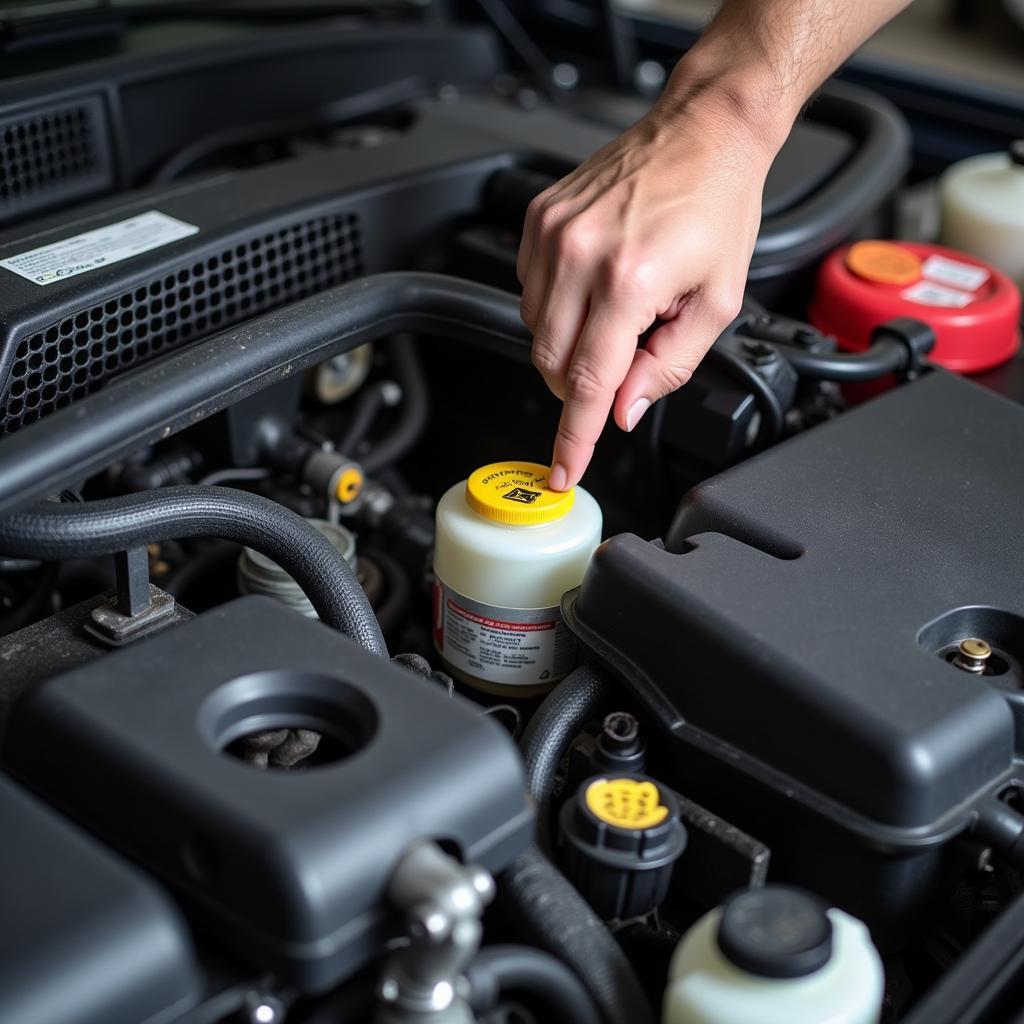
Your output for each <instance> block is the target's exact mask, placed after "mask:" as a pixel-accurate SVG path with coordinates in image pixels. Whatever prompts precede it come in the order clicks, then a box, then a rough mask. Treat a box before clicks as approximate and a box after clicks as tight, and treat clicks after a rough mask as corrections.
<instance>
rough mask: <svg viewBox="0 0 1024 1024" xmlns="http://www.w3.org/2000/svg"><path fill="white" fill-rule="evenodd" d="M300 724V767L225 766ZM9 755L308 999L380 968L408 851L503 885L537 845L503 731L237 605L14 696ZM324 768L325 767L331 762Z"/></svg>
mask: <svg viewBox="0 0 1024 1024" xmlns="http://www.w3.org/2000/svg"><path fill="white" fill-rule="evenodd" d="M285 725H287V726H289V727H293V728H298V727H306V728H312V729H317V730H319V731H320V732H321V733H322V734H323V735H324V739H323V740H322V741H321V751H318V754H319V753H321V752H322V753H329V752H330V750H331V748H333V750H334V751H335V753H337V754H339V755H342V756H340V758H339V759H336V760H332V761H330V763H320V764H315V765H314V766H312V767H309V768H306V769H305V770H301V771H300V770H293V771H261V770H259V769H257V768H254V767H252V766H251V765H249V764H246V763H244V762H242V761H240V760H236V759H235V758H233V757H231V756H228V755H227V754H225V753H223V752H222V751H223V750H224V749H225V748H226V747H228V746H230V744H231V743H232V742H234V741H235V740H237V739H239V738H240V737H242V736H245V735H248V734H251V733H253V732H257V731H260V730H262V729H267V728H271V727H282V726H285ZM4 756H5V758H6V760H7V762H8V764H9V765H10V766H11V768H12V770H13V771H14V772H16V773H17V774H18V775H19V776H20V777H22V778H23V779H24V780H25V781H27V782H28V784H29V785H31V786H32V787H33V788H34V789H36V790H37V791H39V792H40V793H41V794H42V795H44V796H45V797H47V798H48V799H50V800H52V801H53V802H54V803H56V804H58V805H60V806H61V807H62V808H63V809H65V810H66V811H68V812H69V813H70V814H72V815H74V816H75V817H78V818H80V819H82V820H83V821H86V822H87V823H88V825H89V827H90V828H91V829H93V830H94V831H96V832H98V833H99V834H101V835H102V836H104V837H105V838H107V839H109V840H110V842H112V843H113V844H115V845H117V846H119V847H121V848H122V849H123V850H124V851H125V852H126V853H128V854H129V855H130V856H131V857H133V858H135V859H137V860H139V861H141V862H142V863H144V864H145V865H147V866H148V867H150V868H152V869H153V870H155V871H156V872H157V873H159V874H160V875H162V876H163V877H165V878H166V879H168V880H169V881H170V882H171V883H172V884H173V885H174V886H175V887H176V888H177V890H178V891H179V892H180V894H181V896H182V899H183V902H184V903H185V905H186V906H187V907H189V908H191V910H192V911H193V912H195V913H197V914H198V915H199V916H200V917H201V918H202V919H203V920H205V921H207V922H208V923H209V924H210V925H211V926H212V927H214V928H215V929H216V930H217V931H218V932H219V933H220V935H221V937H222V938H223V939H224V940H225V941H226V942H227V944H228V945H229V946H230V948H231V949H232V950H233V951H235V952H237V953H240V954H243V955H245V956H247V957H248V958H249V959H251V960H252V961H253V962H254V963H256V964H258V965H260V966H263V967H266V968H268V969H271V970H273V971H275V972H277V973H278V975H279V977H280V978H281V979H282V980H283V981H285V982H287V983H289V984H292V985H294V986H296V987H298V988H301V989H304V990H307V991H318V990H322V989H324V988H326V987H328V986H330V985H332V984H335V983H336V982H338V981H340V980H342V979H343V978H344V977H346V976H347V975H348V974H349V973H351V972H352V971H353V970H354V969H356V968H358V967H359V966H361V965H362V964H364V963H365V962H366V961H368V960H369V959H370V958H372V957H374V956H376V955H378V954H379V952H380V950H381V948H382V944H383V943H384V942H385V941H386V940H387V938H388V937H389V935H390V934H391V931H392V929H393V926H394V925H395V924H396V922H395V921H394V920H393V919H392V916H391V914H390V913H389V911H388V909H387V906H386V903H385V891H386V887H387V884H388V881H389V877H390V874H391V872H392V870H393V869H394V867H395V866H396V864H397V863H398V861H399V860H400V859H401V857H402V856H403V854H404V853H405V852H406V851H407V850H408V849H409V847H410V846H411V845H412V844H413V843H414V842H416V841H417V840H420V839H424V838H426V839H437V840H444V841H447V842H450V843H452V844H454V846H455V847H456V848H457V849H458V850H459V851H460V852H461V853H462V855H463V856H464V857H465V858H466V860H467V862H471V863H478V864H481V865H482V866H483V867H485V868H487V869H489V870H491V871H498V870H500V869H501V868H503V867H504V866H505V865H506V864H507V863H508V862H509V861H510V860H511V859H512V857H514V856H515V855H516V854H517V853H518V852H519V851H520V850H521V849H522V848H523V847H524V846H525V845H527V844H528V843H529V842H530V839H531V836H532V808H531V806H530V805H529V804H528V802H527V799H526V795H525V782H524V777H523V769H522V763H521V761H520V758H519V755H518V752H517V750H516V748H515V745H514V743H513V742H512V740H511V738H510V737H509V736H508V734H507V733H505V732H504V730H502V729H501V727H500V726H498V725H496V724H495V723H494V722H493V721H491V720H490V719H489V718H487V717H486V716H481V715H480V714H479V712H478V710H477V709H475V708H474V707H472V706H471V705H469V704H468V703H466V702H463V701H462V700H461V699H458V698H450V697H449V696H448V695H447V694H446V693H445V692H444V690H443V689H442V688H441V687H439V686H437V685H436V684H434V683H433V682H431V681H430V680H426V679H423V678H422V677H417V676H416V675H414V674H413V673H412V672H410V671H408V670H405V669H402V668H399V667H396V666H394V665H392V664H390V663H389V662H388V661H387V660H385V659H383V658H379V657H376V656H374V655H371V654H368V653H367V652H365V651H363V650H361V649H359V648H357V647H355V646H354V645H353V644H352V642H351V641H349V640H347V639H346V638H345V637H343V636H342V635H341V634H339V633H337V632H334V631H333V630H330V629H328V628H327V627H326V626H324V625H322V624H321V623H319V622H314V621H311V620H308V619H304V618H302V617H301V616H299V615H297V614H296V613H294V612H292V611H290V610H289V609H287V608H284V607H282V606H281V605H278V604H276V603H274V602H272V601H270V600H268V599H266V598H256V597H249V598H242V599H241V600H238V601H235V602H232V603H231V604H229V605H225V606H223V607H221V608H218V609H215V610H213V611H210V612H207V613H206V614H204V615H201V616H199V617H198V618H196V619H194V620H192V621H191V622H189V623H186V624H184V625H181V626H178V627H175V628H174V629H171V630H169V631H167V632H166V633H164V634H161V635H160V636H158V637H154V638H153V639H151V640H145V641H140V642H139V643H137V644H135V645H133V646H132V647H129V648H126V649H124V650H122V651H118V652H116V653H114V654H112V655H110V656H109V657H107V658H105V659H102V660H101V661H100V662H98V663H96V664H94V665H90V666H87V667H85V668H82V669H79V670H76V671H74V672H71V673H68V674H66V675H64V676H61V677H59V678H58V679H55V680H53V681H51V682H49V683H46V684H44V685H43V686H41V687H40V688H38V689H36V690H34V691H33V692H32V693H30V694H28V695H27V696H26V697H25V698H23V699H22V700H21V701H20V702H19V704H18V706H17V707H16V709H15V712H14V717H13V720H12V722H11V726H10V730H9V732H8V738H7V742H6V745H5V747H4ZM325 760H326V759H325Z"/></svg>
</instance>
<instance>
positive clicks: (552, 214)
mask: <svg viewBox="0 0 1024 1024" xmlns="http://www.w3.org/2000/svg"><path fill="white" fill-rule="evenodd" d="M560 220H561V215H560V213H559V209H558V204H557V203H547V204H545V205H544V206H542V207H541V209H540V211H539V213H538V214H537V227H538V228H539V229H540V233H541V235H542V236H545V237H549V236H551V235H553V234H554V233H555V231H556V230H557V228H558V224H559V221H560Z"/></svg>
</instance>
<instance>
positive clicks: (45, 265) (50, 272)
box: [0, 210, 199, 285]
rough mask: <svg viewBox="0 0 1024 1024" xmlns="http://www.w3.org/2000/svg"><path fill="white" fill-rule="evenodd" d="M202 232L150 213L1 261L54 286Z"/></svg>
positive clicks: (2, 265) (27, 276)
mask: <svg viewBox="0 0 1024 1024" xmlns="http://www.w3.org/2000/svg"><path fill="white" fill-rule="evenodd" d="M198 230H199V228H197V227H196V226H195V224H186V223H185V222H184V221H183V220H177V219H175V218H174V217H168V216H167V214H166V213H160V212H159V211H157V210H150V211H149V212H148V213H140V214H139V215H138V216H137V217H129V218H128V220H122V221H118V222H117V223H116V224H108V225H107V226H106V227H103V228H96V230H95V231H86V232H85V234H82V235H75V236H74V237H73V238H65V239H63V240H62V241H60V242H53V243H51V244H50V245H44V246H41V247H40V248H38V249H31V250H29V251H28V252H22V253H19V254H18V255H17V256H10V257H8V258H7V259H5V260H0V267H3V268H4V269H5V270H10V271H11V272H12V273H15V274H17V275H18V276H19V277H24V278H26V279H27V280H29V281H32V282H33V283H34V284H39V285H47V284H54V283H55V282H57V281H63V280H64V279H65V278H68V277H77V276H78V275H79V274H85V273H87V272H88V271H90V270H96V269H97V268H99V267H106V266H109V265H110V264H111V263H120V261H121V260H127V259H130V258H131V257H132V256H138V255H140V254H141V253H144V252H149V251H150V249H159V248H160V246H162V245H170V243H171V242H177V241H178V239H180V238H187V237H188V236H189V235H194V234H196V232H197V231H198Z"/></svg>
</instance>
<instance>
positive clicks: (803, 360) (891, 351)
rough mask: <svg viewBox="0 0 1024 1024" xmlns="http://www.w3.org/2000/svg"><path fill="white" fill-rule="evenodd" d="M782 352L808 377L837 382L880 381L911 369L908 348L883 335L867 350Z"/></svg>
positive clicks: (784, 349)
mask: <svg viewBox="0 0 1024 1024" xmlns="http://www.w3.org/2000/svg"><path fill="white" fill-rule="evenodd" d="M780 351H781V352H782V354H783V355H784V356H785V359H786V362H787V363H789V365H790V366H792V367H793V369H794V370H796V372H797V373H798V374H799V375H800V376H801V377H803V378H804V379H805V380H829V381H834V382H835V383H837V384H853V383H856V382H858V381H867V380H878V378H879V377H887V376H888V375H889V374H891V373H900V372H901V371H903V370H905V369H906V368H907V362H908V360H909V358H910V356H909V352H908V351H907V347H906V346H905V345H903V344H902V343H901V342H899V341H896V340H894V339H892V338H879V339H878V340H877V341H876V342H875V343H874V344H873V345H872V346H871V347H870V348H868V349H865V350H864V351H863V352H832V353H828V354H820V353H815V352H805V351H803V350H801V349H798V348H795V347H790V346H787V347H786V348H781V347H780Z"/></svg>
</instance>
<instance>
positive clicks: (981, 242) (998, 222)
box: [939, 139, 1024, 288]
mask: <svg viewBox="0 0 1024 1024" xmlns="http://www.w3.org/2000/svg"><path fill="white" fill-rule="evenodd" d="M939 195H940V199H941V206H942V235H941V240H942V244H943V245H948V246H951V247H952V248H954V249H960V250H962V251H963V252H968V253H971V254H972V255H974V256H977V257H979V258H980V259H983V260H985V261H986V262H987V263H992V264H994V265H995V266H996V267H998V268H999V269H1000V270H1002V271H1003V273H1005V274H1007V275H1008V276H1009V277H1011V278H1012V279H1013V281H1014V282H1015V283H1016V284H1017V286H1018V287H1020V288H1024V139H1019V140H1017V141H1016V142H1014V143H1013V144H1012V145H1011V146H1010V149H1009V151H1008V152H1005V153H986V154H984V155H983V156H973V157H969V158H968V159H966V160H961V161H960V162H959V163H956V164H954V165H953V166H952V167H950V168H949V169H948V170H947V171H946V172H945V174H943V175H942V178H941V179H940V181H939Z"/></svg>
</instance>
